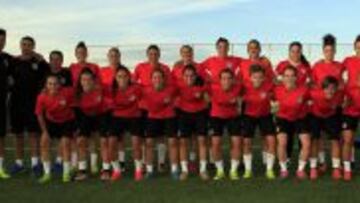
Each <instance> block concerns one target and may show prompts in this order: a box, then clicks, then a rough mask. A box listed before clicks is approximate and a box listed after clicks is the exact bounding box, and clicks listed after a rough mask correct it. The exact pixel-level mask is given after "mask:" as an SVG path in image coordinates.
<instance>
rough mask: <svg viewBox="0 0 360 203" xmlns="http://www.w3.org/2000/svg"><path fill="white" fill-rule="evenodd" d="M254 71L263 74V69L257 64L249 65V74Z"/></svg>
mask: <svg viewBox="0 0 360 203" xmlns="http://www.w3.org/2000/svg"><path fill="white" fill-rule="evenodd" d="M254 73H262V74H265V69H264V68H263V67H262V66H261V65H259V64H253V65H251V66H250V76H251V75H252V74H254Z"/></svg>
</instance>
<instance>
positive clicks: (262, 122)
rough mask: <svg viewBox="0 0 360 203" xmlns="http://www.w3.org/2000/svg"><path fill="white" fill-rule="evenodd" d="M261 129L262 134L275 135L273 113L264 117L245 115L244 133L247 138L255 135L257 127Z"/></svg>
mask: <svg viewBox="0 0 360 203" xmlns="http://www.w3.org/2000/svg"><path fill="white" fill-rule="evenodd" d="M258 127H259V129H260V133H261V135H262V136H269V135H271V136H274V134H275V125H274V120H273V117H272V115H268V116H262V117H258V118H256V117H252V116H247V115H244V116H243V131H242V135H243V136H244V137H246V138H253V137H254V136H255V131H256V128H258Z"/></svg>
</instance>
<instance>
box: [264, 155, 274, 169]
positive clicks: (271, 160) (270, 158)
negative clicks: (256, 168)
mask: <svg viewBox="0 0 360 203" xmlns="http://www.w3.org/2000/svg"><path fill="white" fill-rule="evenodd" d="M274 163H275V156H274V155H273V154H270V153H267V160H266V170H268V171H269V170H273V168H274Z"/></svg>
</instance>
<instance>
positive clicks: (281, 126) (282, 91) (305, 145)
mask: <svg viewBox="0 0 360 203" xmlns="http://www.w3.org/2000/svg"><path fill="white" fill-rule="evenodd" d="M297 74H298V69H297V68H296V67H294V66H292V65H288V66H287V67H286V68H285V69H284V70H283V73H282V77H283V78H282V84H280V85H278V86H277V87H276V88H275V106H276V107H277V108H276V109H278V110H277V113H276V128H277V130H276V131H277V140H278V145H277V151H278V159H279V163H280V176H281V178H287V177H288V175H289V172H288V166H287V160H288V159H290V158H291V156H289V155H288V154H287V151H286V149H287V145H288V144H289V143H288V140H289V137H291V136H295V135H298V136H299V140H300V142H301V151H300V156H299V164H298V169H297V172H296V175H297V177H298V178H299V179H301V180H303V179H305V178H306V177H307V175H306V172H305V167H306V163H307V161H308V158H309V155H310V144H311V138H310V130H309V127H308V126H309V122H308V118H307V104H308V103H307V102H308V99H309V91H308V88H307V87H306V86H304V85H299V84H298V83H297V81H298V79H297ZM291 144H292V143H291Z"/></svg>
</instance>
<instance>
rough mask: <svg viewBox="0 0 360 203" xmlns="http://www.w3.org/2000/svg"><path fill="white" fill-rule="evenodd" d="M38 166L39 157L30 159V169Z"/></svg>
mask: <svg viewBox="0 0 360 203" xmlns="http://www.w3.org/2000/svg"><path fill="white" fill-rule="evenodd" d="M38 164H39V157H37V156H33V157H31V167H34V166H36V165H38Z"/></svg>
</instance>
